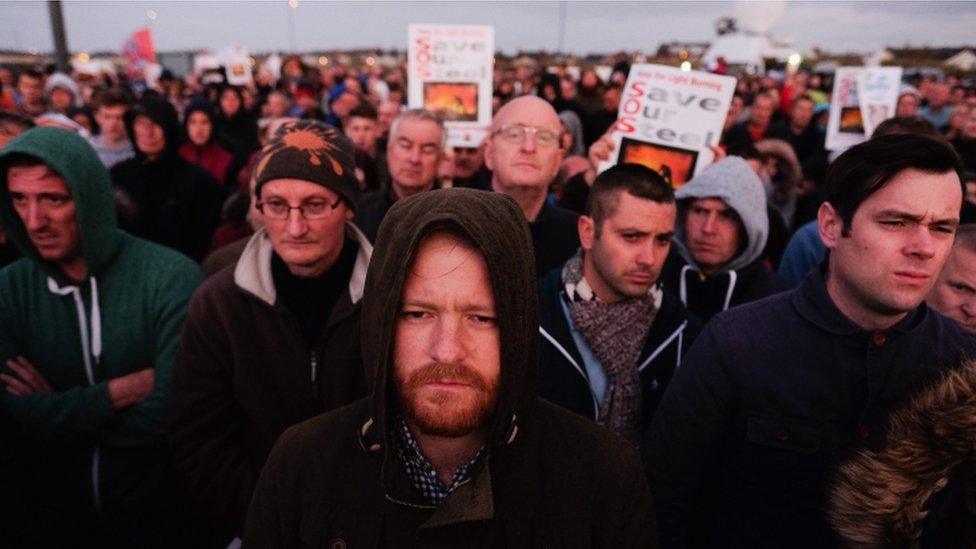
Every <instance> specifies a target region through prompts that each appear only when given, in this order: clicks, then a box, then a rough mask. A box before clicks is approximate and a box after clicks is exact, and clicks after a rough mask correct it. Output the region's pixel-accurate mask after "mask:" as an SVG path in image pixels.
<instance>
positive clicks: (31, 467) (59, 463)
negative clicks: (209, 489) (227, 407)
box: [0, 128, 202, 547]
mask: <svg viewBox="0 0 976 549" xmlns="http://www.w3.org/2000/svg"><path fill="white" fill-rule="evenodd" d="M0 223H2V225H3V227H4V230H5V231H7V234H8V235H9V237H10V239H11V241H13V243H14V244H16V245H17V247H18V248H20V250H21V251H22V252H23V254H24V256H25V258H24V259H21V260H20V261H18V262H16V263H13V264H12V265H10V266H8V267H6V268H4V269H3V270H0V364H2V365H3V367H2V370H0V371H2V372H3V373H2V374H0V380H2V382H3V385H4V388H3V389H4V390H3V393H2V396H0V403H2V412H3V416H4V422H5V421H6V420H7V419H10V420H11V421H12V423H13V424H14V427H15V428H14V429H11V430H7V429H3V430H2V431H0V432H2V435H0V436H2V438H3V440H2V441H0V454H7V453H8V452H10V453H15V454H16V459H19V460H23V461H22V462H21V463H20V465H19V466H16V467H11V468H9V469H8V471H9V472H11V475H9V476H8V478H7V479H5V480H6V482H5V485H7V486H9V484H7V482H10V483H20V484H22V488H23V491H18V490H17V489H13V490H6V489H5V490H4V494H5V497H6V498H7V503H8V504H9V506H8V509H14V508H16V511H17V513H15V514H14V515H13V516H18V515H20V516H21V519H22V520H21V521H11V523H8V524H10V526H11V527H12V528H13V531H14V532H16V531H17V530H20V531H21V533H22V534H23V538H22V539H18V538H17V536H16V535H14V536H13V537H14V540H13V541H12V542H10V543H9V545H7V544H4V543H0V545H5V546H11V547H63V546H68V545H72V544H77V543H78V540H84V541H85V543H87V544H91V545H94V546H103V547H114V546H130V547H131V546H138V547H157V546H159V547H171V546H181V545H185V543H186V542H187V540H186V539H182V538H181V537H182V536H184V535H185V534H186V529H185V525H184V524H183V523H182V521H181V519H180V518H179V517H180V516H181V514H182V513H183V511H184V508H185V502H184V501H181V500H182V498H181V497H180V492H179V491H178V490H177V489H176V487H177V486H178V484H177V483H176V482H175V479H174V478H173V475H172V474H171V473H169V471H170V466H169V464H168V463H167V457H166V456H167V454H166V440H165V437H164V436H163V430H164V415H165V412H166V410H167V408H168V401H169V380H170V377H171V375H172V368H173V363H174V361H175V356H176V348H177V346H178V344H179V330H180V326H181V325H182V323H183V317H184V315H185V312H186V304H187V302H188V301H189V299H190V294H192V292H193V290H194V289H195V288H196V286H197V285H198V284H199V283H200V280H201V278H202V277H201V273H200V270H199V268H198V267H197V266H196V265H194V264H193V262H192V261H190V260H189V259H187V258H186V257H184V256H182V255H180V254H178V253H176V252H173V251H172V250H168V249H165V248H163V247H162V246H158V245H156V244H152V243H149V242H146V241H144V240H141V239H138V238H135V237H133V236H130V235H129V234H127V233H125V232H122V231H119V230H118V229H117V227H116V224H115V205H114V203H113V200H112V188H111V182H110V180H109V176H108V172H107V171H106V170H105V167H104V166H103V165H102V163H101V161H100V160H99V159H98V156H97V155H96V154H95V152H94V151H93V150H92V148H91V147H90V146H89V145H88V143H87V142H86V141H85V140H84V139H83V138H81V137H80V136H78V135H76V134H74V133H73V132H70V131H67V130H62V129H55V128H35V129H33V130H30V131H28V132H26V133H24V134H23V135H21V136H20V137H18V138H17V139H15V140H14V141H11V142H10V143H8V144H7V146H6V147H5V148H4V149H3V151H2V152H0ZM14 471H15V472H14ZM4 515H5V516H4V519H10V518H11V515H9V514H8V513H7V512H5V513H4ZM10 535H11V528H8V527H5V528H4V529H3V532H2V533H0V538H4V537H5V536H10ZM8 539H9V538H8ZM181 539H182V541H181Z"/></svg>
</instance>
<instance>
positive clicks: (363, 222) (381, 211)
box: [356, 109, 445, 242]
mask: <svg viewBox="0 0 976 549" xmlns="http://www.w3.org/2000/svg"><path fill="white" fill-rule="evenodd" d="M444 137H445V135H444V122H442V121H441V119H440V118H438V117H437V115H436V114H434V113H432V112H430V111H425V110H423V109H412V110H409V111H405V112H404V113H402V114H401V115H400V116H398V117H397V118H396V119H395V120H394V121H393V125H392V126H390V139H389V141H388V142H387V144H386V163H387V166H388V167H389V172H390V173H389V175H390V177H389V180H388V181H385V182H384V183H382V184H381V186H380V188H379V189H377V190H375V191H373V192H371V193H368V194H366V195H365V196H363V199H362V201H361V202H360V204H359V208H358V210H357V212H356V226H358V227H359V228H360V229H362V230H363V233H364V234H365V235H366V236H367V237H368V238H369V241H370V242H373V241H374V240H376V231H377V230H378V229H379V227H380V222H382V221H383V218H384V217H386V212H387V211H388V210H389V209H390V207H391V206H393V203H394V202H396V201H397V200H400V199H401V198H406V197H408V196H413V195H415V194H418V193H422V192H424V191H429V190H431V189H433V188H434V185H435V183H436V180H437V165H438V164H439V163H440V161H441V156H442V155H443V154H444Z"/></svg>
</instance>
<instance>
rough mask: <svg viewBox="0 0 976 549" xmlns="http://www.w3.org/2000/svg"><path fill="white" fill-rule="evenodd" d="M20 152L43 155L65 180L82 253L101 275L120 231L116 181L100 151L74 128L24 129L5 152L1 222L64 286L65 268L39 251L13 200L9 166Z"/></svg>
mask: <svg viewBox="0 0 976 549" xmlns="http://www.w3.org/2000/svg"><path fill="white" fill-rule="evenodd" d="M16 154H26V155H29V156H33V157H35V158H39V159H41V160H43V161H44V163H45V164H47V165H48V166H50V167H51V168H52V169H54V171H56V172H57V173H58V174H60V175H61V177H63V178H64V180H65V183H66V184H67V185H68V190H69V191H70V192H71V196H72V197H74V199H75V205H76V208H77V213H76V214H75V215H76V216H77V219H78V232H79V235H80V239H81V253H82V256H83V257H84V259H85V264H86V266H87V267H88V272H89V274H90V275H93V276H97V275H98V274H99V273H100V272H101V271H102V270H103V269H104V268H105V266H106V265H107V264H108V263H109V262H110V260H111V259H112V257H113V256H114V255H115V253H116V250H117V249H118V245H119V231H118V230H117V225H116V220H115V203H114V201H113V198H112V180H111V178H110V177H109V174H108V170H107V169H105V166H104V165H103V164H102V162H101V160H99V159H98V155H97V154H96V153H95V150H94V149H92V147H91V145H89V144H88V142H87V141H86V140H85V139H84V138H82V137H80V136H78V135H77V134H75V133H74V132H71V131H68V130H64V129H60V128H50V127H39V128H34V129H32V130H28V131H27V132H25V133H23V134H22V135H20V136H19V137H17V138H16V139H14V140H13V141H11V142H10V143H8V144H7V146H6V147H4V148H3V151H2V152H0V224H2V225H3V227H4V228H5V229H6V230H7V233H8V235H9V236H10V240H11V241H12V242H13V243H14V244H15V245H16V246H17V248H18V249H19V250H20V251H21V253H23V254H24V256H26V257H28V258H30V260H31V261H33V262H34V263H36V264H37V265H38V266H40V267H41V269H43V270H44V271H45V272H46V273H47V274H48V275H50V276H51V277H52V278H54V279H55V280H57V281H58V282H59V283H61V284H62V285H65V284H68V282H67V280H66V279H65V277H64V275H62V274H61V271H60V269H58V268H57V267H56V266H55V265H54V264H52V263H50V262H48V261H45V260H44V259H42V258H41V256H40V255H39V254H38V253H37V249H36V248H35V247H34V244H33V243H31V241H30V239H29V238H28V236H27V231H26V230H25V228H24V224H23V222H21V220H20V217H19V216H18V215H17V213H16V212H15V211H14V208H13V205H12V204H11V202H10V194H9V193H8V189H7V169H6V166H5V164H6V163H7V161H9V159H10V157H11V156H12V155H16Z"/></svg>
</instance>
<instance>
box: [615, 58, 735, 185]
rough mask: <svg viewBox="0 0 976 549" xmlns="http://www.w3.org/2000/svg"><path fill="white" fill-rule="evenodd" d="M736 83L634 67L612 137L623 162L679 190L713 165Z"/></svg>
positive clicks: (658, 67) (691, 73)
mask: <svg viewBox="0 0 976 549" xmlns="http://www.w3.org/2000/svg"><path fill="white" fill-rule="evenodd" d="M735 83H736V80H735V78H733V77H731V76H722V75H718V74H712V73H707V72H695V71H683V70H681V69H678V68H676V67H668V66H664V65H647V64H641V65H633V66H632V67H631V68H630V75H629V76H628V77H627V84H626V85H625V86H624V91H623V95H622V97H621V98H620V108H619V111H618V114H617V124H616V126H615V127H614V131H613V133H612V136H613V140H614V143H615V144H616V148H615V149H614V155H613V156H612V157H611V159H610V160H609V161H607V162H604V163H603V164H601V165H600V171H603V170H605V169H607V168H609V167H610V166H613V165H615V164H618V163H625V162H631V163H637V164H643V165H645V166H647V167H649V168H651V169H653V170H655V171H657V172H658V173H660V174H661V175H663V176H664V177H665V179H667V180H668V181H669V182H670V183H671V185H672V186H673V187H674V188H678V187H680V186H682V185H684V184H685V183H686V182H688V180H689V179H691V178H692V177H694V176H695V175H696V174H698V173H699V172H701V170H703V169H704V168H705V167H706V166H708V165H709V164H711V163H712V159H713V157H714V153H712V151H711V149H710V148H709V147H712V146H715V145H718V143H719V140H720V139H721V138H722V126H723V125H724V123H725V116H726V114H727V113H728V110H729V105H730V104H731V102H732V95H733V93H735Z"/></svg>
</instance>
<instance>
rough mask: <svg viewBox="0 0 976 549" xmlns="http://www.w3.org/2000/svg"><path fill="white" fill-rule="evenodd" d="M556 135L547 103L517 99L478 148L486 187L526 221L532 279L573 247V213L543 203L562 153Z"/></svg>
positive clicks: (568, 254)
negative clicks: (506, 200) (532, 259)
mask: <svg viewBox="0 0 976 549" xmlns="http://www.w3.org/2000/svg"><path fill="white" fill-rule="evenodd" d="M562 134H563V127H562V124H561V123H560V122H559V116H558V115H556V111H555V110H554V109H553V108H552V106H551V105H549V103H547V102H546V101H545V100H544V99H541V98H539V97H535V96H523V97H519V98H517V99H513V100H512V101H510V102H508V103H506V104H505V106H503V107H502V108H501V109H499V110H498V113H497V114H496V115H495V119H494V120H493V121H492V125H491V133H490V135H489V137H488V139H487V140H486V141H485V144H484V147H485V166H487V167H488V169H490V170H492V180H491V187H492V189H493V190H494V191H495V192H499V193H503V194H507V195H509V196H511V197H512V198H514V199H515V202H516V203H518V205H519V209H520V210H522V214H523V215H524V216H525V219H526V220H527V221H528V222H529V229H530V230H531V232H532V247H533V248H534V250H535V270H536V276H542V275H544V274H545V273H546V272H548V271H549V270H550V269H554V268H556V267H558V266H560V265H562V264H563V263H565V262H566V260H567V259H569V258H570V257H571V256H572V255H573V254H574V253H576V249H577V248H578V247H579V235H578V233H577V231H576V223H577V219H578V218H579V215H577V214H576V213H573V212H571V211H569V210H565V209H563V208H560V207H558V206H556V205H554V204H551V203H549V202H548V201H547V197H548V192H549V184H550V183H552V181H553V180H554V179H555V178H556V175H557V174H558V173H559V166H560V163H561V162H562V160H563V157H564V156H565V152H566V151H565V150H564V148H563V142H562V139H561V137H562Z"/></svg>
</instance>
